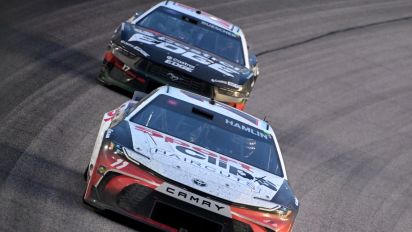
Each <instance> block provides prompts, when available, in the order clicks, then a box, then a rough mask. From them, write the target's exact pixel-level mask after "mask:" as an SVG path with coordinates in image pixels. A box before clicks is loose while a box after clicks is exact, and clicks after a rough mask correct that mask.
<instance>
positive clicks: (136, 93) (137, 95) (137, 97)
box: [132, 91, 147, 101]
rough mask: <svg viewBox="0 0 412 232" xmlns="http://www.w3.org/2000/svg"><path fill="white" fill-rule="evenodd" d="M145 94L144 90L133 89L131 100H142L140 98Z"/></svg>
mask: <svg viewBox="0 0 412 232" xmlns="http://www.w3.org/2000/svg"><path fill="white" fill-rule="evenodd" d="M146 95H147V93H145V92H141V91H134V93H133V97H132V100H133V101H140V100H142V98H144V97H145V96H146Z"/></svg>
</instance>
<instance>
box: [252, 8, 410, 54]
mask: <svg viewBox="0 0 412 232" xmlns="http://www.w3.org/2000/svg"><path fill="white" fill-rule="evenodd" d="M411 19H412V16H407V17H402V18H397V19H390V20H385V21H380V22H374V23H368V24H365V25H359V26H353V27H348V28H344V29H339V30H334V31H330V32H327V33H324V34H321V35H318V36H315V37H312V38H309V39H306V40H303V41H299V42H295V43H292V44H288V45H285V46H282V47H279V48H274V49H269V50H265V51H262V52H259V53H257V54H256V56H257V57H259V56H263V55H267V54H270V53H274V52H278V51H281V50H286V49H289V48H293V47H297V46H300V45H304V44H307V43H310V42H313V41H315V40H319V39H323V38H325V37H328V36H332V35H336V34H341V33H345V32H349V31H354V30H359V29H363V28H367V27H373V26H378V25H383V24H389V23H396V22H400V21H408V20H411Z"/></svg>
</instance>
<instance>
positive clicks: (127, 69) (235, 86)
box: [98, 1, 259, 109]
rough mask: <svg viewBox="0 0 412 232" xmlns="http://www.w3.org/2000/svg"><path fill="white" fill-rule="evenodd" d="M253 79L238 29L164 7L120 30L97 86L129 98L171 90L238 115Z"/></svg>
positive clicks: (253, 63) (252, 62)
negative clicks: (162, 88) (213, 101)
mask: <svg viewBox="0 0 412 232" xmlns="http://www.w3.org/2000/svg"><path fill="white" fill-rule="evenodd" d="M258 75H259V69H258V65H257V60H256V56H255V55H253V54H249V51H248V45H247V43H246V39H245V36H244V34H243V32H242V30H241V29H240V28H239V27H238V26H235V25H233V24H231V23H228V22H226V21H224V20H222V19H219V18H217V17H215V16H213V15H210V14H208V13H206V12H204V11H201V10H197V9H194V8H191V7H188V6H186V5H183V4H180V3H176V2H172V1H165V2H161V3H159V4H157V5H155V6H154V7H152V8H151V9H149V10H148V11H146V12H144V13H142V14H138V13H136V14H135V15H134V16H133V17H131V18H130V19H129V20H127V21H125V22H122V23H121V24H120V25H119V27H118V28H117V29H116V30H115V32H114V34H113V35H112V39H111V41H110V43H109V45H108V50H107V51H106V52H105V55H104V58H103V66H102V69H101V72H100V75H99V78H98V80H100V81H101V82H103V83H105V84H107V85H115V86H118V87H120V88H122V89H125V90H127V91H129V92H131V93H133V92H134V91H135V90H138V91H143V92H146V93H148V92H150V91H151V90H153V89H155V88H157V87H159V86H161V85H171V86H176V87H179V88H182V89H187V90H190V91H191V92H196V93H198V94H201V95H204V96H207V97H213V98H215V99H216V100H218V101H221V102H226V103H228V104H230V105H232V106H234V107H236V108H238V109H243V108H244V107H245V103H246V101H247V99H248V97H249V95H250V93H251V91H252V88H253V86H254V84H255V81H256V79H257V77H258Z"/></svg>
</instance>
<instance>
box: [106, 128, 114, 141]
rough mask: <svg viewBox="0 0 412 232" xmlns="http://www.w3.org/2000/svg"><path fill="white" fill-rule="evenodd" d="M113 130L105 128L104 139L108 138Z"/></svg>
mask: <svg viewBox="0 0 412 232" xmlns="http://www.w3.org/2000/svg"><path fill="white" fill-rule="evenodd" d="M112 132H113V130H112V129H107V131H106V137H105V138H106V139H108V138H110V135H111V134H112Z"/></svg>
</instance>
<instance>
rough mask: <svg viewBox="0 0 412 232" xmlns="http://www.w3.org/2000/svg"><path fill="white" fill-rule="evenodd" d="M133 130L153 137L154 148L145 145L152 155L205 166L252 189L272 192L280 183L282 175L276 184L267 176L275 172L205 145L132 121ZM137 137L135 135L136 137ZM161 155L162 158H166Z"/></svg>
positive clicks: (141, 150) (201, 166)
mask: <svg viewBox="0 0 412 232" xmlns="http://www.w3.org/2000/svg"><path fill="white" fill-rule="evenodd" d="M135 130H137V131H141V132H144V133H146V134H148V135H149V136H151V137H153V138H152V139H153V141H156V142H155V144H156V147H155V148H153V149H152V148H148V149H147V150H146V152H147V151H148V150H150V151H149V152H150V153H151V156H155V155H156V156H159V155H160V156H162V157H164V158H168V159H169V160H175V162H184V163H187V164H189V165H191V166H193V167H195V168H202V169H205V170H207V171H209V172H212V173H215V174H217V175H219V176H221V177H223V178H225V179H228V180H231V181H235V182H236V183H237V184H242V185H244V186H246V187H247V188H249V189H252V190H253V192H260V191H262V192H267V191H269V192H271V193H272V194H273V193H276V192H277V191H278V189H279V187H280V186H281V185H282V183H283V179H281V178H280V177H279V178H277V179H279V180H280V181H279V182H277V183H276V184H275V183H273V182H272V181H271V180H269V178H267V177H268V176H274V175H272V174H269V173H267V172H263V171H261V170H260V169H256V168H254V167H252V166H250V165H248V164H245V163H242V162H239V161H237V160H235V159H232V158H229V157H226V156H222V155H219V154H217V153H215V152H212V151H210V150H207V149H205V148H202V147H199V146H196V145H192V144H189V143H187V142H184V141H181V140H179V139H176V138H173V137H170V136H167V135H165V134H162V133H160V132H157V131H154V130H151V129H149V128H146V127H143V126H140V125H135ZM139 138H141V137H139ZM136 139H138V138H137V137H136ZM138 140H140V139H138ZM140 143H141V142H140ZM160 143H162V145H164V144H169V146H170V145H171V147H172V148H173V149H172V150H170V149H167V148H166V147H165V148H162V147H161V144H160ZM136 149H137V150H139V152H143V149H141V148H139V147H137V148H136ZM164 158H163V160H166V159H164ZM160 159H162V158H160V157H159V160H160ZM261 187H265V188H266V189H267V191H263V189H262V188H261Z"/></svg>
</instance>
